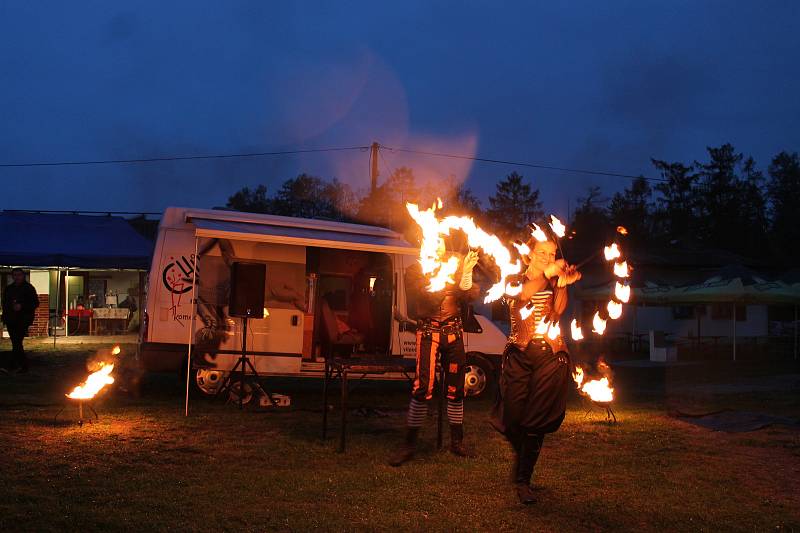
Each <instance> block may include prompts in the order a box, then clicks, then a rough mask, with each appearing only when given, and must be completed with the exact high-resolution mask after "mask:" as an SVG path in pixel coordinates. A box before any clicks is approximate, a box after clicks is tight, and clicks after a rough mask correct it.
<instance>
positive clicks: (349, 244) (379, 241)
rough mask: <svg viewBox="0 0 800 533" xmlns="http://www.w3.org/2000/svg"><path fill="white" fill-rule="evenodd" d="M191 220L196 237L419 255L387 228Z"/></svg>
mask: <svg viewBox="0 0 800 533" xmlns="http://www.w3.org/2000/svg"><path fill="white" fill-rule="evenodd" d="M191 222H192V223H193V224H194V225H195V228H196V229H195V235H197V236H198V237H209V238H217V239H233V240H241V241H257V242H269V243H275V244H293V245H296V246H317V247H319V248H342V249H347V250H360V251H364V252H382V253H389V254H405V255H419V248H415V247H414V246H411V245H410V244H409V243H407V242H406V241H405V240H403V239H402V238H401V236H400V235H399V234H396V233H393V232H391V233H389V232H388V231H387V233H389V235H385V236H380V235H374V234H372V235H367V234H359V233H354V232H353V231H352V229H349V228H348V231H336V229H335V228H331V227H330V226H329V227H328V228H326V229H315V228H309V227H288V226H273V225H269V224H258V223H249V222H226V221H221V220H208V219H203V218H194V217H193V218H192V219H191ZM390 235H391V236H390Z"/></svg>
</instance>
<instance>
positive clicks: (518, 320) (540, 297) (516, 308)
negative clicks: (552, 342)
mask: <svg viewBox="0 0 800 533" xmlns="http://www.w3.org/2000/svg"><path fill="white" fill-rule="evenodd" d="M529 304H533V312H532V313H531V314H530V316H528V318H525V319H523V318H522V315H520V311H521V310H522V308H524V307H526V306H527V305H529ZM509 308H510V310H511V333H510V334H509V336H508V342H510V343H512V344H514V345H516V346H517V347H518V348H519V349H520V350H525V348H527V346H528V344H529V343H531V342H535V343H536V344H545V343H547V339H546V338H545V335H542V334H541V333H536V326H538V325H539V323H540V322H541V321H542V318H543V317H547V316H549V315H550V313H551V311H552V309H553V291H552V290H550V289H546V290H543V291H539V292H537V293H534V294H533V296H531V298H530V299H529V300H520V299H513V300H511V302H510V304H509ZM556 341H557V342H556V344H559V343H560V342H561V341H560V339H556Z"/></svg>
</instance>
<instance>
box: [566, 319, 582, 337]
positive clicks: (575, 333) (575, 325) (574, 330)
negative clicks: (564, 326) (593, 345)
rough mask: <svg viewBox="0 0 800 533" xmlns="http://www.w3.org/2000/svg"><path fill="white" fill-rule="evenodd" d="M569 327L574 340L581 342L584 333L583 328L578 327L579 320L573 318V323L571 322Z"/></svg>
mask: <svg viewBox="0 0 800 533" xmlns="http://www.w3.org/2000/svg"><path fill="white" fill-rule="evenodd" d="M569 327H570V329H571V330H572V340H574V341H579V340H582V339H583V332H582V331H581V328H580V327H579V326H578V321H577V320H575V319H574V318H573V319H572V322H570V325H569Z"/></svg>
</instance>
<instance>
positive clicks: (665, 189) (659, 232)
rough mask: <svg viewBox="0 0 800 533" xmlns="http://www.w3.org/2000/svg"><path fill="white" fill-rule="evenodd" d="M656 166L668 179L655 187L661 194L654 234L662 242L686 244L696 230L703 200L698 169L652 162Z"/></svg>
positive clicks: (676, 164)
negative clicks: (698, 193)
mask: <svg viewBox="0 0 800 533" xmlns="http://www.w3.org/2000/svg"><path fill="white" fill-rule="evenodd" d="M651 161H652V162H653V166H655V167H656V169H658V171H659V172H660V173H661V177H662V178H663V179H665V180H667V181H666V182H664V183H659V184H658V185H656V186H655V189H656V191H657V192H658V193H659V194H660V196H659V197H658V200H657V202H658V207H657V208H656V210H655V213H654V215H653V216H654V228H653V230H654V233H655V234H656V236H658V237H659V238H660V239H659V240H662V241H665V242H673V241H686V240H688V239H689V238H690V236H691V235H693V233H694V232H693V229H694V228H695V227H696V220H697V211H698V207H699V199H698V196H697V189H696V184H697V180H698V176H697V174H696V173H695V171H694V166H692V165H689V166H686V165H684V164H682V163H667V162H666V161H660V160H657V159H651Z"/></svg>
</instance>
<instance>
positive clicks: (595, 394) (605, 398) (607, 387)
mask: <svg viewBox="0 0 800 533" xmlns="http://www.w3.org/2000/svg"><path fill="white" fill-rule="evenodd" d="M572 379H573V381H575V383H576V385H577V386H578V391H580V393H581V394H585V395H586V396H588V397H589V398H591V400H592V401H594V402H600V403H608V402H610V401H611V400H613V399H614V389H613V388H611V382H610V381H609V379H608V378H607V377H604V378H600V379H593V380H591V381H587V382H585V383H584V380H585V379H586V375H585V373H584V371H583V368H582V367H581V366H580V365H575V372H573V373H572Z"/></svg>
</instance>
